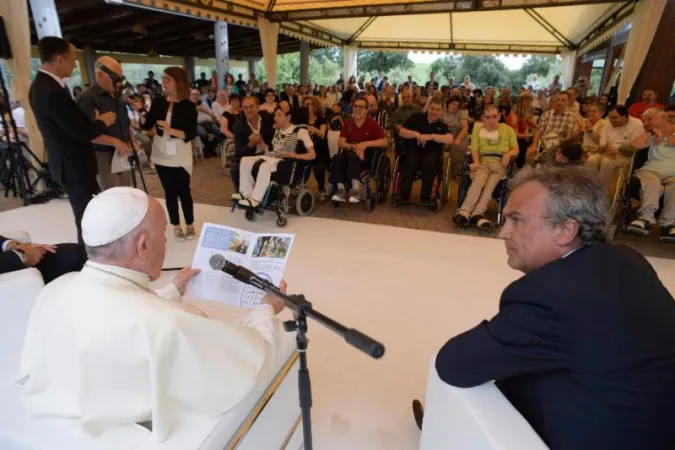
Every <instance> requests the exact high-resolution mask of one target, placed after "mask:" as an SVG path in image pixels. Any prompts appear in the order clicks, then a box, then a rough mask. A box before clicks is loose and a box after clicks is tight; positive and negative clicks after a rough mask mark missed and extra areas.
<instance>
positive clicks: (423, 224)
mask: <svg viewBox="0 0 675 450" xmlns="http://www.w3.org/2000/svg"><path fill="white" fill-rule="evenodd" d="M144 176H145V179H146V182H147V185H148V191H149V193H150V194H152V195H153V196H155V197H164V192H163V191H162V187H161V185H160V183H159V179H158V178H157V176H156V175H154V174H149V173H146V174H145V175H144ZM418 184H419V183H418ZM310 187H311V188H312V189H314V190H316V182H315V181H314V178H313V177H312V179H311V180H310ZM454 187H455V185H454V183H453V188H454ZM0 192H1V191H0ZM232 192H233V188H232V183H231V181H230V179H229V177H227V176H225V172H224V171H223V170H222V169H221V167H220V159H219V158H214V159H207V160H202V161H198V162H197V163H196V164H195V168H194V173H193V176H192V193H193V197H194V200H195V202H197V203H205V204H210V205H218V206H229V205H231V201H230V195H231V194H232ZM416 195H417V193H414V194H413V198H416V197H415V196H416ZM455 199H456V195H455V192H454V189H453V193H452V195H451V199H450V202H449V203H448V204H447V205H445V206H444V208H443V210H442V211H441V212H440V213H437V212H434V211H429V210H426V209H422V208H418V207H412V206H410V207H398V208H392V207H391V205H390V204H389V202H387V203H385V204H382V205H377V207H376V208H375V211H373V212H368V211H366V208H365V207H364V206H363V205H342V206H341V207H339V208H334V207H333V206H332V204H331V202H330V201H327V202H324V203H320V202H317V204H316V208H315V210H314V212H313V213H312V215H313V216H314V217H324V218H329V219H337V220H348V221H354V222H363V223H372V224H379V225H390V226H394V227H403V228H412V229H417V230H429V231H438V232H443V233H466V234H472V235H479V236H485V237H494V236H495V234H494V232H483V231H477V230H471V229H469V230H467V229H464V228H459V227H457V226H455V225H454V224H453V223H452V221H451V216H452V212H454V210H455V208H456V200H455ZM21 205H22V202H21V201H20V200H19V199H14V198H11V197H10V198H4V197H0V212H2V211H6V210H9V209H14V208H18V207H20V206H21ZM493 207H494V205H493ZM492 212H493V213H494V210H493V211H492ZM260 220H270V221H271V220H273V219H272V217H270V218H267V216H265V217H264V218H262V219H260ZM291 220H292V218H291ZM1 224H2V221H1V219H0V226H1ZM616 242H617V243H621V244H625V245H629V246H631V247H634V248H636V249H638V250H639V251H640V252H642V253H643V254H644V255H646V256H653V257H660V258H671V259H675V245H672V244H671V245H666V244H662V243H660V242H659V241H658V238H657V237H656V233H653V236H650V237H647V238H637V237H634V236H628V235H624V234H620V233H618V234H617V238H616Z"/></svg>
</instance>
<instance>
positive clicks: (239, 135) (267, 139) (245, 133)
mask: <svg viewBox="0 0 675 450" xmlns="http://www.w3.org/2000/svg"><path fill="white" fill-rule="evenodd" d="M258 115H259V116H260V136H261V137H262V140H263V142H264V143H265V144H267V148H269V149H271V148H272V138H273V137H274V117H272V115H271V114H270V113H268V112H267V111H258ZM232 133H233V134H234V148H235V156H236V162H235V163H234V164H232V168H231V169H230V176H231V177H232V183H234V189H235V191H236V192H239V161H241V158H243V157H244V156H255V154H256V147H253V148H251V147H250V146H249V145H248V142H249V141H248V138H249V137H250V136H251V134H252V133H253V130H252V129H251V126H250V125H249V123H248V120H246V116H244V115H242V116H241V117H240V118H239V120H237V122H236V123H235V124H234V128H233V130H232Z"/></svg>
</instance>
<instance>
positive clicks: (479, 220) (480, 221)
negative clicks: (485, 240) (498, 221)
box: [469, 214, 492, 228]
mask: <svg viewBox="0 0 675 450" xmlns="http://www.w3.org/2000/svg"><path fill="white" fill-rule="evenodd" d="M469 224H471V225H475V226H477V227H478V228H492V222H490V220H489V219H486V218H485V217H483V216H482V215H480V214H476V215H475V216H473V217H471V220H469Z"/></svg>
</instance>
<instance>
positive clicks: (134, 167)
mask: <svg viewBox="0 0 675 450" xmlns="http://www.w3.org/2000/svg"><path fill="white" fill-rule="evenodd" d="M129 145H130V146H131V154H130V155H129V156H127V160H128V161H129V166H130V167H131V187H133V188H137V187H138V184H137V183H136V172H138V177H139V178H140V179H141V185H143V190H144V191H145V193H146V194H147V193H148V187H147V186H146V184H145V178H144V177H143V171H142V170H141V162H140V159H139V158H138V152H137V151H136V148H135V147H134V143H133V142H129Z"/></svg>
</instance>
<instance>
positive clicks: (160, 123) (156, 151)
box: [142, 67, 197, 241]
mask: <svg viewBox="0 0 675 450" xmlns="http://www.w3.org/2000/svg"><path fill="white" fill-rule="evenodd" d="M162 89H163V90H164V93H165V95H166V96H165V97H157V98H155V100H154V101H153V102H152V107H151V108H150V111H148V114H147V117H146V118H145V122H143V123H142V127H143V129H144V130H152V129H153V128H154V129H155V134H156V135H155V139H154V141H153V144H152V162H153V163H154V164H155V168H156V170H157V175H158V176H159V180H160V182H161V183H162V187H163V188H164V197H165V199H166V209H167V211H168V212H169V219H170V222H171V225H173V227H174V229H173V234H174V237H175V238H176V240H177V241H184V240H185V239H188V240H192V239H194V238H196V237H197V233H196V232H195V228H194V206H193V205H194V204H193V201H192V193H191V192H190V175H191V174H192V145H191V141H192V140H193V139H194V138H195V137H196V136H197V107H196V105H195V104H194V103H192V102H191V101H190V84H189V83H188V80H187V74H186V73H185V70H183V69H182V68H180V67H168V68H167V69H165V70H164V73H163V74H162ZM178 199H180V203H181V206H182V207H183V217H184V218H185V225H186V229H185V231H183V228H182V227H181V224H180V216H179V214H178Z"/></svg>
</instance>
